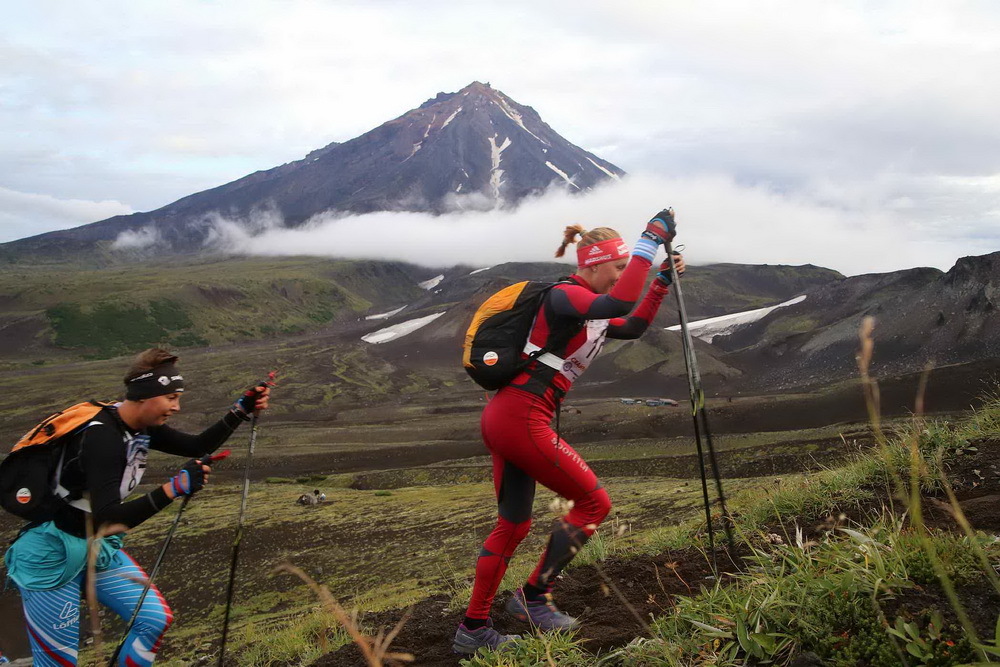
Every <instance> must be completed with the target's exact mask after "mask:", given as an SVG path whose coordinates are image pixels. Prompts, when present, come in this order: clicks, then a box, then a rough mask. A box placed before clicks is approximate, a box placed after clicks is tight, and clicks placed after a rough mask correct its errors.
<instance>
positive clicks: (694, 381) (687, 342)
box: [666, 242, 733, 571]
mask: <svg viewBox="0 0 1000 667" xmlns="http://www.w3.org/2000/svg"><path fill="white" fill-rule="evenodd" d="M666 248H667V257H671V258H672V257H673V248H672V247H671V244H670V243H669V242H668V243H667V244H666ZM670 277H671V279H672V282H673V285H672V288H673V291H674V295H675V296H676V298H677V312H678V315H679V317H680V321H681V346H682V348H683V350H684V366H685V368H686V369H687V377H688V389H689V391H690V395H691V416H692V418H693V420H694V437H695V443H696V446H697V451H698V465H699V468H700V469H701V489H702V496H703V499H704V502H705V519H706V521H707V524H708V545H709V549H710V550H711V551H712V565H713V569H714V570H716V571H718V564H717V563H716V559H715V536H714V535H713V530H712V510H711V504H710V502H709V499H708V482H707V480H706V477H705V458H704V451H703V448H702V434H703V433H704V436H705V445H706V447H705V448H706V449H708V457H709V462H710V465H711V466H712V476H713V477H714V478H715V488H716V492H717V494H718V496H719V504H720V506H721V510H722V516H723V522H722V525H723V528H724V529H725V532H726V540H727V541H728V542H729V547H730V548H732V547H733V534H732V531H731V529H730V527H729V511H728V510H727V509H726V496H725V494H724V493H723V491H722V479H721V477H720V475H719V465H718V462H717V461H716V458H715V447H714V446H713V444H712V432H711V430H710V429H709V427H708V412H707V411H706V410H705V391H704V389H703V388H702V385H701V373H700V372H699V371H698V359H697V357H696V356H695V351H694V343H693V341H692V340H691V330H690V328H689V327H688V317H687V308H685V306H684V294H683V291H682V290H681V284H680V280H679V276H678V275H677V267H676V266H674V263H673V261H671V262H670Z"/></svg>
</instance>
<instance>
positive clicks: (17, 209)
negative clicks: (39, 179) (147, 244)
mask: <svg viewBox="0 0 1000 667" xmlns="http://www.w3.org/2000/svg"><path fill="white" fill-rule="evenodd" d="M129 213H132V209H131V208H129V207H128V206H127V205H125V204H122V203H121V202H117V201H84V200H81V199H57V198H56V197H51V196H49V195H39V194H32V193H28V192H18V191H16V190H11V189H8V188H5V187H0V243H2V242H5V241H13V240H14V239H19V238H22V237H25V236H33V235H35V234H41V233H43V232H48V231H53V230H56V229H66V228H68V227H76V226H78V225H82V224H84V223H87V222H93V221H95V220H103V219H104V218H110V217H112V216H115V215H127V214H129Z"/></svg>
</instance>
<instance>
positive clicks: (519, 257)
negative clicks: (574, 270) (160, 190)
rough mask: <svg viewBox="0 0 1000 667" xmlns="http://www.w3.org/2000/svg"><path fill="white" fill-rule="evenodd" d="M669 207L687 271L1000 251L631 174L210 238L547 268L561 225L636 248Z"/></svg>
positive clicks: (854, 263)
mask: <svg viewBox="0 0 1000 667" xmlns="http://www.w3.org/2000/svg"><path fill="white" fill-rule="evenodd" d="M668 205H669V206H673V207H674V208H675V210H676V211H677V217H678V221H679V232H678V238H677V242H678V243H683V244H685V246H686V249H685V251H684V252H685V255H686V257H687V259H688V261H689V262H691V263H693V264H707V263H714V262H738V263H749V264H764V263H766V264H807V263H811V264H816V265H820V266H826V267H829V268H833V269H837V270H839V271H841V272H843V273H845V274H848V275H853V274H858V273H867V272H879V271H893V270H898V269H905V268H910V267H913V266H936V267H938V268H941V269H947V268H949V267H950V266H951V265H952V264H954V261H955V260H956V259H957V258H958V257H960V256H962V255H965V254H984V253H987V252H992V251H995V250H1000V243H998V242H997V241H996V240H995V239H992V240H991V239H985V240H983V239H980V240H975V239H962V240H956V239H954V238H950V237H949V234H948V233H947V232H948V231H949V230H943V233H940V234H928V233H927V229H926V228H924V227H922V226H921V225H920V224H919V223H918V222H916V221H913V220H910V219H908V218H907V217H905V216H902V215H898V214H896V213H894V212H892V211H880V210H854V211H851V210H845V209H844V208H842V207H833V206H825V205H821V204H816V203H813V202H810V201H808V200H804V199H796V198H794V197H789V196H787V195H784V194H780V193H776V192H773V191H771V190H768V189H766V188H762V187H751V186H742V185H739V184H736V183H735V182H734V181H733V180H732V179H731V178H729V177H726V176H718V177H707V176H698V177H693V178H677V179H667V178H662V177H655V176H635V175H633V176H630V177H628V178H626V179H624V180H622V181H621V182H617V183H610V184H608V185H605V186H603V187H600V188H598V189H596V190H594V191H593V192H591V193H588V194H586V195H577V196H574V195H570V194H567V193H565V192H563V191H560V190H550V191H549V192H547V193H546V194H545V195H544V196H541V197H539V198H536V199H532V200H528V201H526V202H525V203H524V204H522V206H521V207H519V208H518V209H516V210H503V209H498V210H493V211H486V212H482V211H477V212H463V213H455V214H450V215H443V216H438V217H434V216H430V215H426V214H420V213H405V212H384V213H372V214H367V215H359V216H349V217H344V216H343V215H342V214H341V215H336V216H332V215H320V216H316V217H315V218H314V219H312V220H311V221H309V223H307V224H306V225H303V226H302V227H299V228H295V229H286V228H283V227H281V226H280V225H274V226H272V227H270V228H269V229H266V230H265V231H263V232H262V233H259V234H253V233H250V232H247V231H245V230H244V229H243V227H242V226H240V225H239V224H238V223H237V222H235V221H232V220H225V221H222V222H221V224H220V228H221V229H223V230H224V231H220V232H219V233H218V234H217V236H216V238H218V239H223V238H224V239H225V240H226V242H227V243H228V245H227V246H225V248H226V249H228V250H231V251H234V252H240V253H250V254H260V255H327V256H332V257H351V258H361V257H374V258H383V259H399V260H404V261H408V262H414V263H417V264H422V265H424V266H447V265H453V264H459V263H464V264H470V265H474V266H480V265H490V264H497V263H501V262H510V261H554V260H553V252H554V251H555V248H556V246H557V245H558V244H559V241H560V239H561V237H562V229H563V227H565V226H566V225H567V224H572V223H581V224H583V225H584V227H598V226H610V227H613V228H615V229H617V230H618V231H619V232H620V233H621V234H622V235H623V236H624V237H625V238H626V240H628V241H629V242H631V240H632V239H635V238H638V235H639V233H640V232H641V231H642V229H643V227H644V225H645V222H646V220H648V219H649V218H650V217H651V216H652V215H653V214H655V213H656V212H657V211H658V210H659V208H658V207H660V206H668ZM887 248H891V249H892V251H891V252H887V251H886V249H887ZM969 248H974V249H975V251H976V252H973V253H970V252H968V249H969Z"/></svg>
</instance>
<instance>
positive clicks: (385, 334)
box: [361, 311, 445, 345]
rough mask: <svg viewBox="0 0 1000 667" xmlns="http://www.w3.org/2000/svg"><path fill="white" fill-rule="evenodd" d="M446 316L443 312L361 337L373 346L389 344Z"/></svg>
mask: <svg viewBox="0 0 1000 667" xmlns="http://www.w3.org/2000/svg"><path fill="white" fill-rule="evenodd" d="M444 314H445V311H441V312H440V313H434V314H433V315H427V316H426V317H418V318H416V319H414V320H407V321H406V322H400V323H399V324H393V325H392V326H391V327H386V328H384V329H379V330H378V331H373V332H372V333H370V334H365V335H364V336H362V337H361V340H363V341H365V342H366V343H371V344H373V345H378V344H379V343H388V342H389V341H390V340H396V339H397V338H402V337H403V336H406V335H407V334H411V333H413V332H414V331H416V330H417V329H420V328H421V327H425V326H427V325H428V324H430V323H431V322H433V321H434V320H436V319H437V318H439V317H441V316H442V315H444Z"/></svg>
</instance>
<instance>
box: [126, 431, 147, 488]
mask: <svg viewBox="0 0 1000 667" xmlns="http://www.w3.org/2000/svg"><path fill="white" fill-rule="evenodd" d="M123 439H124V441H125V472H124V473H122V485H121V489H119V492H120V494H121V498H122V500H125V499H126V498H127V497H128V496H129V494H131V493H132V492H133V491H135V487H137V486H139V482H141V481H142V475H143V474H144V473H145V472H146V459H147V458H148V457H149V436H148V435H146V434H144V433H143V434H140V435H132V434H130V433H126V434H125V435H124V436H123Z"/></svg>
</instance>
